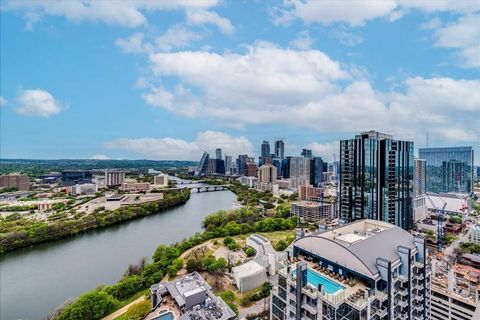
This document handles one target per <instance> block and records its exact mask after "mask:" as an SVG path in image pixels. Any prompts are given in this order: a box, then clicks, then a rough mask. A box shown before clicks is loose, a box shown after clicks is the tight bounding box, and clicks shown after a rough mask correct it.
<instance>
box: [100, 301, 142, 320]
mask: <svg viewBox="0 0 480 320" xmlns="http://www.w3.org/2000/svg"><path fill="white" fill-rule="evenodd" d="M143 300H145V295H142V296H141V297H139V298H138V299H136V300H133V301H132V302H130V303H129V304H127V305H126V306H124V307H123V308H120V309H118V310H117V311H115V312H114V313H111V314H109V315H108V316H106V317H105V318H103V319H102V320H113V319H115V318H118V317H120V316H121V315H122V314H124V313H125V312H127V310H128V308H130V307H131V306H132V305H134V304H135V303H139V302H142V301H143Z"/></svg>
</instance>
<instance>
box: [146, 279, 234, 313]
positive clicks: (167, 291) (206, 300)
mask: <svg viewBox="0 0 480 320" xmlns="http://www.w3.org/2000/svg"><path fill="white" fill-rule="evenodd" d="M150 298H151V299H150V300H151V302H152V310H153V311H152V312H150V313H149V314H148V315H147V316H146V317H144V318H143V319H145V320H153V319H159V315H161V314H165V313H166V309H168V312H171V313H173V315H172V314H171V316H172V317H171V318H172V319H178V320H213V319H215V320H234V319H237V316H236V314H235V312H233V310H232V309H231V308H230V307H229V306H228V305H227V304H226V303H225V302H224V301H223V300H222V299H221V298H220V297H217V296H216V295H215V294H214V293H213V291H212V288H211V287H210V285H209V284H208V283H207V282H206V281H205V280H204V279H203V278H202V276H201V275H200V274H198V273H197V272H193V273H190V274H187V275H185V276H183V277H181V278H179V279H175V280H174V281H171V282H160V283H158V284H154V285H153V286H151V288H150Z"/></svg>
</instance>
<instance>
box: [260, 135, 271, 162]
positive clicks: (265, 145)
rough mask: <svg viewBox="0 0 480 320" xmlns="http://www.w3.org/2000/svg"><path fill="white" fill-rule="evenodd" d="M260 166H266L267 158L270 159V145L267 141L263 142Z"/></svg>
mask: <svg viewBox="0 0 480 320" xmlns="http://www.w3.org/2000/svg"><path fill="white" fill-rule="evenodd" d="M261 151H262V152H261V158H260V165H262V164H265V161H266V160H267V157H270V143H269V142H268V141H266V140H263V142H262V150H261Z"/></svg>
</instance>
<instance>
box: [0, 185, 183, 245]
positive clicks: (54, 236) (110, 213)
mask: <svg viewBox="0 0 480 320" xmlns="http://www.w3.org/2000/svg"><path fill="white" fill-rule="evenodd" d="M189 198H190V191H189V190H188V189H183V190H181V191H177V192H167V193H165V194H164V197H163V199H161V200H158V201H153V202H148V203H142V204H138V205H131V206H123V207H120V208H118V209H115V210H105V209H104V208H103V209H102V208H99V209H96V210H95V211H94V212H92V213H91V214H89V215H88V216H82V217H80V218H78V219H65V220H60V221H54V222H45V221H37V220H35V219H26V218H22V217H21V216H18V215H16V216H13V217H12V218H10V217H6V218H3V219H1V220H0V253H3V252H7V251H13V250H17V249H20V248H24V247H28V246H31V245H35V244H40V243H44V242H48V241H53V240H59V239H64V238H68V237H72V236H75V235H77V234H79V233H84V232H87V231H90V230H96V229H102V228H106V227H108V226H112V225H116V224H119V223H122V222H125V221H129V220H133V219H136V218H139V217H145V216H148V215H152V214H155V213H158V212H161V211H164V210H166V209H168V208H172V207H175V206H178V205H182V204H184V203H186V202H187V201H188V199H189Z"/></svg>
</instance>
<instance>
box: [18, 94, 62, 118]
mask: <svg viewBox="0 0 480 320" xmlns="http://www.w3.org/2000/svg"><path fill="white" fill-rule="evenodd" d="M62 109H63V104H62V103H61V102H59V101H58V100H56V99H55V98H54V97H53V96H52V94H51V93H50V92H48V91H45V90H40V89H34V90H24V91H22V92H21V93H20V95H19V96H18V97H17V107H16V108H15V111H16V112H17V113H19V114H21V115H23V116H28V117H43V118H48V117H50V116H52V115H55V114H58V113H60V112H61V111H62Z"/></svg>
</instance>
